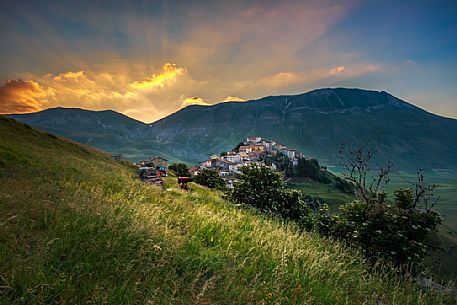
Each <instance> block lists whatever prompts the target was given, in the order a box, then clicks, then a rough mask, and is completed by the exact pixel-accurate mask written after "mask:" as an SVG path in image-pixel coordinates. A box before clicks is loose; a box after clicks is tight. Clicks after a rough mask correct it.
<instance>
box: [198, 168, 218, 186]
mask: <svg viewBox="0 0 457 305" xmlns="http://www.w3.org/2000/svg"><path fill="white" fill-rule="evenodd" d="M193 180H194V182H196V183H198V184H201V185H204V186H206V187H209V188H223V187H224V186H225V181H224V179H222V178H221V177H220V176H219V172H218V171H216V170H212V169H204V170H203V171H202V172H200V173H198V174H197V176H195V177H194V178H193Z"/></svg>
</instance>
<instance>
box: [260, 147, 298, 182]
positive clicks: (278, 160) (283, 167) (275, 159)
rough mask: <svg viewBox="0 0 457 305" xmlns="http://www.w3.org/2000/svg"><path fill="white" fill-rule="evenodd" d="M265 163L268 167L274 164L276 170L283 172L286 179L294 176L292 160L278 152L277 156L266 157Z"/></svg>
mask: <svg viewBox="0 0 457 305" xmlns="http://www.w3.org/2000/svg"><path fill="white" fill-rule="evenodd" d="M263 161H264V162H265V164H266V165H268V166H271V165H272V164H274V165H275V166H276V170H277V171H280V172H283V173H284V175H285V176H286V177H293V176H294V168H293V164H292V160H290V158H289V157H287V156H285V155H284V154H282V153H280V152H278V153H277V154H276V155H272V156H270V155H269V156H266V157H265V158H264V159H263Z"/></svg>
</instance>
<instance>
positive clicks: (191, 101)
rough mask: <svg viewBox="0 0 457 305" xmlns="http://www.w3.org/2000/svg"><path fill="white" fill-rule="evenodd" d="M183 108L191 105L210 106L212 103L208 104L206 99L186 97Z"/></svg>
mask: <svg viewBox="0 0 457 305" xmlns="http://www.w3.org/2000/svg"><path fill="white" fill-rule="evenodd" d="M181 105H182V106H183V107H187V106H189V105H202V106H209V105H211V104H210V103H208V102H206V101H205V100H204V99H202V98H201V97H198V96H194V97H186V98H183V100H182V104H181Z"/></svg>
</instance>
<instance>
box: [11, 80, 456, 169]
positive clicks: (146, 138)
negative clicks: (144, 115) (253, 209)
mask: <svg viewBox="0 0 457 305" xmlns="http://www.w3.org/2000/svg"><path fill="white" fill-rule="evenodd" d="M9 116H10V117H12V118H15V119H17V120H19V121H21V122H24V123H27V124H30V125H32V126H34V127H37V128H40V129H43V130H46V131H48V132H52V133H55V134H58V135H61V136H64V137H67V138H70V139H73V140H76V141H78V142H81V143H83V144H88V145H92V146H95V147H97V148H101V149H103V150H106V151H109V152H117V153H123V154H125V155H126V156H127V158H129V159H131V160H139V159H142V158H145V157H146V156H148V155H151V154H159V155H162V156H165V157H167V158H169V159H172V160H180V161H185V162H189V163H193V162H197V161H201V160H204V159H206V158H207V157H208V156H210V155H211V154H214V153H220V152H222V151H227V150H229V149H231V148H233V147H234V146H235V145H236V144H237V143H238V142H240V141H242V140H243V139H244V138H245V137H246V136H250V135H258V136H262V137H265V138H268V139H274V140H277V141H279V142H281V143H283V144H286V145H287V146H289V147H293V148H296V149H298V150H300V151H301V152H303V153H304V154H305V155H308V156H311V157H315V158H318V159H319V160H320V161H321V163H324V164H337V163H338V162H339V159H340V155H339V153H338V151H339V149H340V146H341V145H343V146H344V147H346V148H347V150H350V148H353V147H355V146H360V145H365V144H367V143H368V142H371V143H372V145H374V146H375V147H376V149H377V155H376V157H377V161H378V162H379V163H380V164H382V163H385V162H387V161H388V160H390V161H392V162H393V163H394V166H395V168H396V169H402V170H411V169H416V168H417V167H423V168H424V169H427V170H432V169H435V170H443V169H450V170H456V169H457V158H456V157H457V120H455V119H451V118H445V117H441V116H438V115H435V114H432V113H429V112H427V111H425V110H423V109H421V108H418V107H416V106H414V105H412V104H410V103H407V102H405V101H403V100H401V99H399V98H397V97H394V96H392V95H391V94H389V93H387V92H384V91H368V90H362V89H347V88H326V89H318V90H314V91H310V92H307V93H303V94H298V95H281V96H268V97H264V98H261V99H258V100H252V101H247V102H224V103H219V104H216V105H213V106H201V105H191V106H188V107H186V108H184V109H181V110H179V111H177V112H176V113H173V114H171V115H169V116H167V117H165V118H163V119H161V120H159V121H156V122H154V123H151V124H145V123H143V122H140V121H137V120H134V119H131V118H129V117H127V116H125V115H122V114H120V113H117V112H114V111H111V110H107V111H89V110H83V109H75V108H53V109H47V110H44V111H41V112H37V113H29V114H15V115H9Z"/></svg>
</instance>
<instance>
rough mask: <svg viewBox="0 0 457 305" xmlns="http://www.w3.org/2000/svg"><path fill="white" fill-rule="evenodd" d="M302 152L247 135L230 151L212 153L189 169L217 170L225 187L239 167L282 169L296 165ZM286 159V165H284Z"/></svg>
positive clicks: (230, 182) (196, 171)
mask: <svg viewBox="0 0 457 305" xmlns="http://www.w3.org/2000/svg"><path fill="white" fill-rule="evenodd" d="M301 157H303V154H302V153H301V152H299V151H297V150H296V149H293V148H289V147H287V146H286V145H283V144H281V143H278V142H276V141H272V140H267V139H263V138H262V137H258V136H252V137H247V138H246V140H245V141H244V142H241V143H239V144H238V145H237V146H236V147H235V148H234V149H233V150H232V151H228V152H223V153H221V154H220V155H213V156H211V157H210V158H209V159H208V160H205V161H203V162H201V163H200V164H199V165H198V166H197V167H192V168H191V169H190V171H191V174H192V175H197V174H198V173H199V172H200V171H202V170H204V169H212V170H217V171H218V172H219V175H220V176H221V177H223V178H224V179H225V181H226V183H227V187H230V188H231V187H233V181H234V180H235V179H236V175H237V174H239V173H240V168H241V167H243V166H248V165H251V164H255V165H259V166H269V167H271V168H272V169H274V170H280V171H284V170H285V168H284V167H289V166H292V167H294V166H297V165H298V160H299V158H301ZM284 161H286V163H287V164H286V166H284V165H283V164H284Z"/></svg>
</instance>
